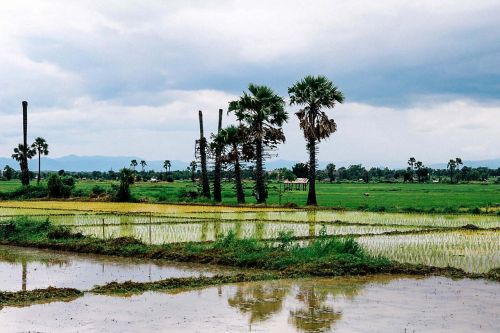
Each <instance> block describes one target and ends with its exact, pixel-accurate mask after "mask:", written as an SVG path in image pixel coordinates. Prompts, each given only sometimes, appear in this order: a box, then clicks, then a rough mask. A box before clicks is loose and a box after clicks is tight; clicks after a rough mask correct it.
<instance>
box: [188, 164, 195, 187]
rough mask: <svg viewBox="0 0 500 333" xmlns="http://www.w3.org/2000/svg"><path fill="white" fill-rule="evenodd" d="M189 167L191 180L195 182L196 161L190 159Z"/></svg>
mask: <svg viewBox="0 0 500 333" xmlns="http://www.w3.org/2000/svg"><path fill="white" fill-rule="evenodd" d="M189 167H190V168H191V181H192V182H193V183H194V182H195V171H196V161H191V163H189Z"/></svg>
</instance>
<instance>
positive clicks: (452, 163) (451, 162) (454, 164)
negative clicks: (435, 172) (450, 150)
mask: <svg viewBox="0 0 500 333" xmlns="http://www.w3.org/2000/svg"><path fill="white" fill-rule="evenodd" d="M446 167H447V168H448V169H449V170H450V183H452V184H453V173H454V171H455V168H456V167H457V162H456V161H455V160H453V159H450V160H449V161H448V164H447V166H446Z"/></svg>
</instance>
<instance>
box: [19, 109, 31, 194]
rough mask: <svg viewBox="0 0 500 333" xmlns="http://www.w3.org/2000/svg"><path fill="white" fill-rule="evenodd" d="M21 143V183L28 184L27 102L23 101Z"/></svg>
mask: <svg viewBox="0 0 500 333" xmlns="http://www.w3.org/2000/svg"><path fill="white" fill-rule="evenodd" d="M22 105H23V144H24V152H23V153H24V154H23V159H22V161H21V183H22V184H23V185H29V184H30V175H29V170H28V102H26V101H23V102H22Z"/></svg>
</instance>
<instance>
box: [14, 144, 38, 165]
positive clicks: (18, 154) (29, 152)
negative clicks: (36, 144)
mask: <svg viewBox="0 0 500 333" xmlns="http://www.w3.org/2000/svg"><path fill="white" fill-rule="evenodd" d="M35 154H36V151H35V150H34V149H30V148H29V147H25V146H24V145H23V144H22V143H20V144H19V145H18V146H17V147H16V148H14V154H12V158H13V159H15V160H16V161H18V162H22V161H23V160H24V157H25V156H26V158H27V159H30V158H32V157H33V156H35Z"/></svg>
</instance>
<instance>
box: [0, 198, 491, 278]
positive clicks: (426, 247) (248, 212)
mask: <svg viewBox="0 0 500 333" xmlns="http://www.w3.org/2000/svg"><path fill="white" fill-rule="evenodd" d="M18 216H29V217H30V218H31V219H35V220H40V221H43V220H46V219H49V220H50V221H51V222H53V223H55V224H58V225H65V226H69V227H71V228H72V229H73V230H75V231H79V232H81V233H83V234H85V235H92V236H95V237H99V238H106V239H107V238H116V237H122V236H133V237H135V238H137V239H140V240H142V241H143V242H145V243H148V244H164V243H177V242H207V241H214V240H215V239H217V237H220V236H222V235H226V234H227V233H228V232H229V231H233V232H234V233H235V235H236V236H237V237H238V238H256V239H261V240H271V241H272V240H275V239H277V238H278V237H279V236H280V234H281V233H283V232H290V233H292V235H293V237H294V239H296V240H299V241H300V240H308V239H313V238H315V237H318V236H319V235H320V234H326V235H335V236H352V237H356V238H357V239H358V241H359V242H360V243H361V244H362V246H363V247H364V248H365V249H366V251H369V252H370V253H373V254H375V255H381V256H385V257H388V258H390V259H393V260H396V261H399V262H408V263H414V264H425V265H432V266H440V267H446V266H451V267H456V268H461V269H464V270H465V271H468V272H477V273H483V272H487V271H488V270H490V269H492V268H495V267H500V217H499V216H498V215H493V214H490V215H488V214H475V215H472V214H421V213H375V212H354V211H336V210H303V209H278V208H272V207H271V208H266V207H255V206H253V207H246V206H243V207H227V206H212V205H206V206H204V205H172V204H150V203H109V202H71V201H4V202H0V223H1V221H7V220H11V219H12V218H15V217H18ZM464 227H465V228H464ZM475 229H477V230H475Z"/></svg>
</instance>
